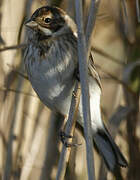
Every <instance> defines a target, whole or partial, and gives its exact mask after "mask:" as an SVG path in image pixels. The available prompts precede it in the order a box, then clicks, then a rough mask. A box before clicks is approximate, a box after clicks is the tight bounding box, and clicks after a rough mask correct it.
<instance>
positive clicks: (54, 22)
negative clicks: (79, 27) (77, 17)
mask: <svg viewBox="0 0 140 180" xmlns="http://www.w3.org/2000/svg"><path fill="white" fill-rule="evenodd" d="M25 25H26V26H27V27H29V28H31V29H32V30H33V31H36V32H39V33H41V34H43V35H45V36H46V37H52V36H53V37H55V36H58V35H61V34H66V33H68V32H69V31H71V32H72V33H74V34H76V25H75V23H74V21H73V20H72V19H71V18H70V17H69V16H68V15H67V14H66V13H65V12H64V11H63V10H62V9H60V8H57V7H50V6H44V7H41V8H39V9H37V10H36V11H35V12H34V13H33V15H32V16H31V18H30V19H29V20H28V21H27V22H26V23H25Z"/></svg>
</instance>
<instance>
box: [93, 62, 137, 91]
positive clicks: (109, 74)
mask: <svg viewBox="0 0 140 180" xmlns="http://www.w3.org/2000/svg"><path fill="white" fill-rule="evenodd" d="M95 66H96V67H97V68H98V69H100V70H101V71H102V72H104V73H105V74H107V75H108V76H109V77H111V78H112V79H113V80H115V81H116V82H118V83H119V84H121V85H123V86H124V87H125V88H126V89H127V90H128V91H129V92H130V93H131V94H135V93H134V92H133V90H132V89H131V88H130V87H129V86H128V85H127V83H126V82H124V81H123V80H121V79H119V78H118V77H116V76H114V75H113V74H111V73H110V72H107V71H106V70H104V69H103V68H101V67H100V66H99V65H97V64H96V65H95Z"/></svg>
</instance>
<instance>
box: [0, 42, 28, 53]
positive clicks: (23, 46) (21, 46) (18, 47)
mask: <svg viewBox="0 0 140 180" xmlns="http://www.w3.org/2000/svg"><path fill="white" fill-rule="evenodd" d="M26 46H27V44H19V45H13V46H7V47H4V48H0V52H2V51H7V50H15V49H20V48H25V47H26Z"/></svg>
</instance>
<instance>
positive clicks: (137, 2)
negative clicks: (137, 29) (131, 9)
mask: <svg viewBox="0 0 140 180" xmlns="http://www.w3.org/2000/svg"><path fill="white" fill-rule="evenodd" d="M136 12H137V19H138V22H139V23H140V4H139V0H136Z"/></svg>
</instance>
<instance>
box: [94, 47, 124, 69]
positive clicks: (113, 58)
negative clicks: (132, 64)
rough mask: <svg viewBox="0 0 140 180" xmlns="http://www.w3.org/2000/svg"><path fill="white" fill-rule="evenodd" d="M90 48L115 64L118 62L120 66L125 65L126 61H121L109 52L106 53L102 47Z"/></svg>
mask: <svg viewBox="0 0 140 180" xmlns="http://www.w3.org/2000/svg"><path fill="white" fill-rule="evenodd" d="M91 50H92V51H93V52H96V53H99V54H100V55H102V56H104V57H106V58H107V59H106V60H109V61H113V62H114V63H116V64H119V65H121V66H125V65H126V63H124V62H122V61H121V60H119V59H117V58H115V57H113V56H111V55H110V54H108V53H107V52H105V51H104V50H103V49H100V48H99V47H96V46H95V47H92V48H91Z"/></svg>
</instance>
